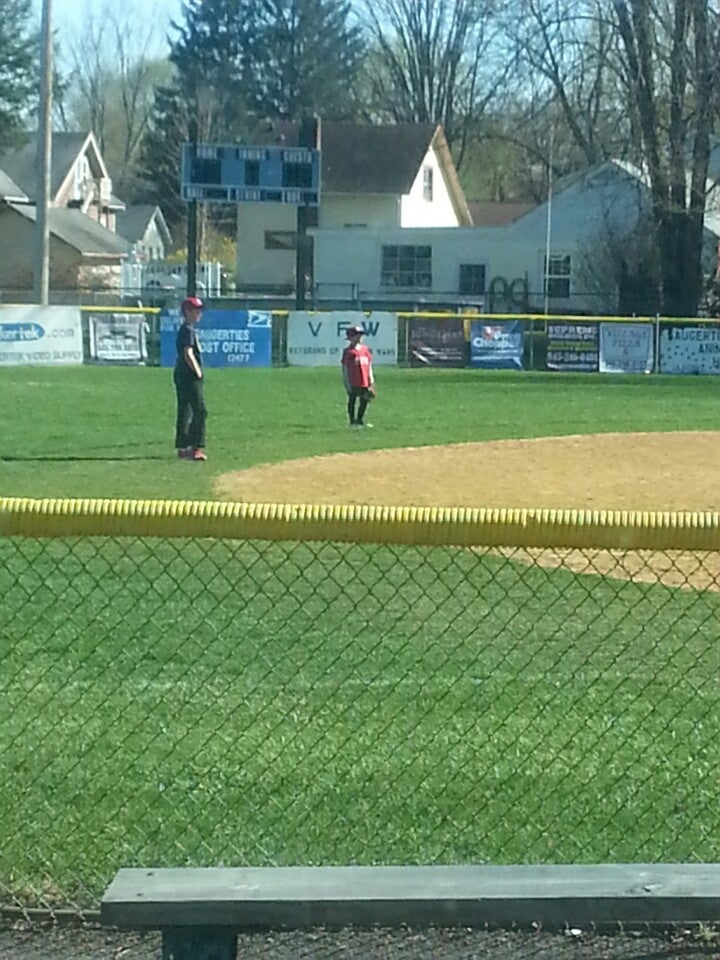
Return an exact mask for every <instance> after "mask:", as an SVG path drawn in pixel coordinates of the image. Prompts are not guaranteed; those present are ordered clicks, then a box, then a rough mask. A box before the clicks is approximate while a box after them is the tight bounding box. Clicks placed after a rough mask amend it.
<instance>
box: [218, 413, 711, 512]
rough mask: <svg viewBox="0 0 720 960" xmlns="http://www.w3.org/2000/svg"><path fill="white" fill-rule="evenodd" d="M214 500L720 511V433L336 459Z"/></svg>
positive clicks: (229, 479)
mask: <svg viewBox="0 0 720 960" xmlns="http://www.w3.org/2000/svg"><path fill="white" fill-rule="evenodd" d="M216 494H217V495H218V496H219V497H220V498H221V499H227V500H235V501H244V502H246V503H326V504H359V503H362V504H375V505H381V506H383V505H386V506H421V507H423V506H428V507H429V506H435V507H535V508H542V507H564V508H575V509H603V510H620V509H623V510H701V511H704V510H709V511H720V432H717V431H697V432H688V433H605V434H592V435H588V436H571V437H548V438H539V439H532V440H493V441H489V442H485V443H458V444H450V445H448V446H444V447H405V448H400V449H396V450H370V451H367V452H358V453H336V454H331V455H328V456H323V457H309V458H307V459H303V460H288V461H285V462H283V463H275V464H268V465H265V466H260V467H252V468H251V469H249V470H240V471H238V472H237V473H227V474H223V475H222V476H220V477H219V478H218V480H217V481H216Z"/></svg>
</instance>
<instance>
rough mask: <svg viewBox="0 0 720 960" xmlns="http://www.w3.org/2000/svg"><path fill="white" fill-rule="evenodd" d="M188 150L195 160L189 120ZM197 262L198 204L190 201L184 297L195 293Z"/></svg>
mask: <svg viewBox="0 0 720 960" xmlns="http://www.w3.org/2000/svg"><path fill="white" fill-rule="evenodd" d="M189 134H190V150H191V152H192V156H193V159H195V149H196V147H197V139H198V125H197V120H196V119H195V118H194V117H193V118H192V119H191V120H190V129H189ZM197 261H198V202H197V200H190V201H189V203H188V208H187V265H186V267H187V269H186V276H187V285H186V290H185V295H186V296H188V297H194V296H195V294H196V293H197Z"/></svg>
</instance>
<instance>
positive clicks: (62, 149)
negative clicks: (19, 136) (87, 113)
mask: <svg viewBox="0 0 720 960" xmlns="http://www.w3.org/2000/svg"><path fill="white" fill-rule="evenodd" d="M88 140H91V141H92V144H93V146H94V148H95V151H96V153H97V158H98V163H99V164H100V166H101V167H102V168H103V176H105V170H104V166H103V164H102V158H101V157H100V154H99V151H97V144H96V143H95V138H94V136H93V135H92V133H87V132H85V133H53V135H52V158H51V168H50V195H51V197H56V196H57V194H58V191H59V190H60V188H61V186H62V185H63V183H64V182H65V180H66V179H67V177H68V174H69V173H70V170H71V168H72V166H73V164H74V163H75V161H76V160H77V158H78V157H79V156H80V154H81V153H82V152H83V150H84V149H85V147H86V144H87V142H88ZM37 155H38V148H37V133H32V134H28V136H27V138H26V141H25V143H24V145H23V146H21V147H18V148H17V149H15V150H7V151H5V152H4V153H2V154H0V170H2V171H4V172H5V174H6V175H7V176H9V177H10V178H11V179H12V180H14V181H15V183H16V184H17V185H18V186H19V187H21V188H22V190H23V191H24V192H25V194H26V195H27V196H28V197H31V198H35V196H36V194H37V176H38V173H37Z"/></svg>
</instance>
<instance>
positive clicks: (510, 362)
mask: <svg viewBox="0 0 720 960" xmlns="http://www.w3.org/2000/svg"><path fill="white" fill-rule="evenodd" d="M524 339H525V324H524V323H523V322H522V320H497V321H493V322H492V323H484V322H483V321H482V320H473V321H472V323H471V324H470V366H471V367H480V368H482V369H485V370H522V368H523V345H524Z"/></svg>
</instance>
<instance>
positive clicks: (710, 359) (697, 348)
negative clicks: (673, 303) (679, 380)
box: [660, 323, 720, 373]
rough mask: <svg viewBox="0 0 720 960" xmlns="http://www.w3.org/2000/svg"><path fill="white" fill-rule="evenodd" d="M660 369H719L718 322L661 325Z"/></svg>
mask: <svg viewBox="0 0 720 960" xmlns="http://www.w3.org/2000/svg"><path fill="white" fill-rule="evenodd" d="M660 372H661V373H720V326H697V327H691V326H688V325H685V324H673V323H667V324H664V325H663V326H662V327H661V328H660Z"/></svg>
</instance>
